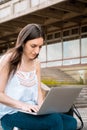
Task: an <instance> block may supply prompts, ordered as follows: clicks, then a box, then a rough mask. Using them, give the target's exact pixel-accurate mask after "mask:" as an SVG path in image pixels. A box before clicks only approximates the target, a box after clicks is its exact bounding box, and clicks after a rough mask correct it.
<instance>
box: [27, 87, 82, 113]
mask: <svg viewBox="0 0 87 130" xmlns="http://www.w3.org/2000/svg"><path fill="white" fill-rule="evenodd" d="M82 88H83V85H72V86H71V85H69V86H68V85H67V86H59V87H53V88H51V89H50V91H49V92H48V94H47V96H46V98H45V99H44V102H43V104H42V106H41V108H40V109H39V111H38V112H37V113H34V112H32V113H30V114H34V115H43V114H50V113H65V112H68V111H69V109H70V108H71V106H72V105H73V104H74V102H75V101H76V98H77V97H78V95H79V93H80V91H81V89H82ZM26 113H29V112H26Z"/></svg>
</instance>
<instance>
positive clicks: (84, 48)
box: [81, 38, 87, 56]
mask: <svg viewBox="0 0 87 130" xmlns="http://www.w3.org/2000/svg"><path fill="white" fill-rule="evenodd" d="M81 56H87V38H82V39H81Z"/></svg>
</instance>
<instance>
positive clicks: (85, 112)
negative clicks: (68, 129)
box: [78, 108, 87, 130]
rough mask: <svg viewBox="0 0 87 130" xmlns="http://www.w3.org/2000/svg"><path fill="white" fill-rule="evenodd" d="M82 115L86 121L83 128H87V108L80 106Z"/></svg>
mask: <svg viewBox="0 0 87 130" xmlns="http://www.w3.org/2000/svg"><path fill="white" fill-rule="evenodd" d="M78 110H79V112H80V114H81V117H82V119H83V122H84V128H83V129H82V130H87V108H78ZM79 123H80V122H79V120H78V124H79Z"/></svg>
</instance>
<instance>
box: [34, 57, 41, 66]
mask: <svg viewBox="0 0 87 130" xmlns="http://www.w3.org/2000/svg"><path fill="white" fill-rule="evenodd" d="M34 63H35V65H36V66H38V65H40V60H39V59H38V58H36V59H35V60H34Z"/></svg>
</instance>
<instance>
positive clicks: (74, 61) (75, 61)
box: [63, 59, 80, 65]
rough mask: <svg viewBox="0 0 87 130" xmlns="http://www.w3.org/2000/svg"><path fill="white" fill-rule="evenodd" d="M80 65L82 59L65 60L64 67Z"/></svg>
mask: <svg viewBox="0 0 87 130" xmlns="http://www.w3.org/2000/svg"><path fill="white" fill-rule="evenodd" d="M79 63H80V59H71V60H63V65H74V64H79Z"/></svg>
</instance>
